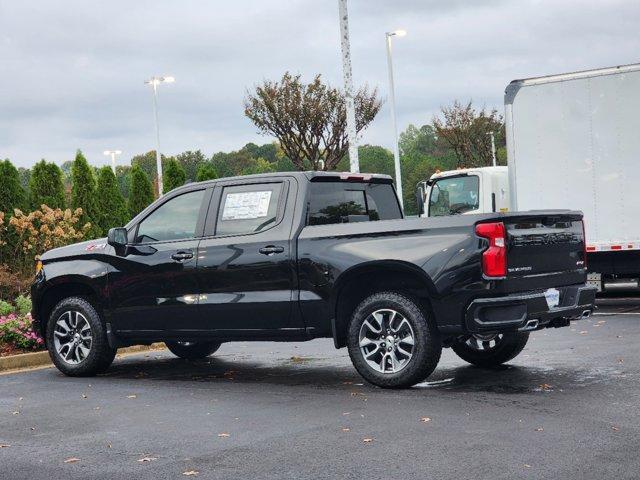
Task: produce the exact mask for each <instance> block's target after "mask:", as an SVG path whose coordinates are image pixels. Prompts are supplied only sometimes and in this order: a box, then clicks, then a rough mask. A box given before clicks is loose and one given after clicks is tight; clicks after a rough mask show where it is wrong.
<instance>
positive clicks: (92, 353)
mask: <svg viewBox="0 0 640 480" xmlns="http://www.w3.org/2000/svg"><path fill="white" fill-rule="evenodd" d="M66 312H79V313H81V314H82V315H83V316H84V318H85V319H86V320H87V322H88V324H89V326H90V327H91V337H92V340H91V348H90V350H89V353H88V355H87V356H86V357H85V358H84V359H83V360H82V361H80V362H79V363H77V364H75V365H72V364H70V363H67V362H66V361H65V360H64V359H63V358H62V357H61V355H60V354H59V353H58V351H57V350H56V347H55V344H54V332H55V328H56V322H57V321H58V319H60V317H61V316H62V315H64V314H65V313H66ZM46 337H47V348H48V350H49V356H50V357H51V361H52V362H53V364H54V365H55V366H56V368H57V369H58V370H60V371H61V372H62V373H64V374H65V375H67V376H70V377H89V376H93V375H96V374H98V373H102V372H104V371H105V370H107V369H108V368H109V366H110V365H111V363H112V362H113V359H114V358H115V356H116V351H117V350H116V349H114V348H111V347H110V346H109V342H108V340H107V331H106V327H105V323H104V322H103V321H102V318H101V316H100V313H99V312H98V310H97V309H96V308H95V307H94V306H93V305H92V304H91V302H90V301H89V300H87V299H85V298H81V297H68V298H65V299H63V300H61V301H60V302H58V304H57V305H56V306H55V308H54V309H53V311H52V312H51V315H49V319H48V321H47V330H46Z"/></svg>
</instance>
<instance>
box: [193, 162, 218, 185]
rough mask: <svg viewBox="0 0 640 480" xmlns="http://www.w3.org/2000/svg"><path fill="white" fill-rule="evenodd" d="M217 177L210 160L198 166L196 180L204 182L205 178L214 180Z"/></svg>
mask: <svg viewBox="0 0 640 480" xmlns="http://www.w3.org/2000/svg"><path fill="white" fill-rule="evenodd" d="M216 178H218V171H217V170H216V167H215V166H214V165H213V163H211V162H206V163H203V164H201V165H200V166H199V167H198V173H197V175H196V181H198V182H204V181H205V180H215V179H216Z"/></svg>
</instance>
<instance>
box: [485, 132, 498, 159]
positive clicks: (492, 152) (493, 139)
mask: <svg viewBox="0 0 640 480" xmlns="http://www.w3.org/2000/svg"><path fill="white" fill-rule="evenodd" d="M487 135H489V136H490V137H491V158H492V159H493V166H494V167H495V166H496V139H495V137H494V135H493V131H491V132H489V133H487Z"/></svg>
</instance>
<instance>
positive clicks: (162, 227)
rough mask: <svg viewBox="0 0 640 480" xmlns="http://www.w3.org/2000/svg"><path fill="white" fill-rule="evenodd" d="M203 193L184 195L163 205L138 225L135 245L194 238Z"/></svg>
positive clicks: (201, 191)
mask: <svg viewBox="0 0 640 480" xmlns="http://www.w3.org/2000/svg"><path fill="white" fill-rule="evenodd" d="M204 192H205V191H204V190H197V191H195V192H189V193H185V194H183V195H180V196H178V197H175V198H172V199H171V200H169V201H168V202H166V203H163V204H162V205H161V206H160V207H158V208H157V209H155V210H154V211H153V212H152V213H151V214H150V215H149V216H148V217H147V218H145V219H144V220H143V221H142V222H141V223H140V225H139V226H138V233H137V235H136V243H149V242H163V241H168V240H181V239H186V238H193V237H195V234H196V225H197V223H198V215H199V214H200V205H201V204H202V199H203V197H204Z"/></svg>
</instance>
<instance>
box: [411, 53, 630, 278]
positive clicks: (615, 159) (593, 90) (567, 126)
mask: <svg viewBox="0 0 640 480" xmlns="http://www.w3.org/2000/svg"><path fill="white" fill-rule="evenodd" d="M505 124H506V134H507V159H508V168H506V167H484V168H476V169H462V170H453V171H447V172H440V173H436V174H435V175H433V176H432V177H431V178H430V179H429V180H428V181H427V182H423V184H421V185H418V190H417V192H418V197H419V203H420V202H422V203H423V205H424V207H423V209H422V210H423V212H422V213H423V216H438V215H450V214H456V213H481V212H491V211H501V210H503V211H504V210H506V209H508V210H512V211H514V210H518V211H522V210H534V209H546V208H551V209H554V208H570V209H576V210H582V211H583V212H584V218H585V226H586V235H587V253H588V258H587V259H588V268H589V271H590V272H591V275H590V279H591V281H592V282H593V283H595V284H597V285H598V287H600V288H602V286H603V282H610V283H613V282H616V281H631V282H634V283H635V285H636V286H637V283H638V279H639V278H640V64H636V65H624V66H618V67H612V68H603V69H598V70H589V71H584V72H576V73H566V74H561V75H551V76H546V77H538V78H530V79H525V80H514V81H513V82H511V83H510V84H509V85H508V86H507V88H506V91H505ZM507 183H508V187H505V184H507ZM475 199H477V201H476V200H475Z"/></svg>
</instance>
